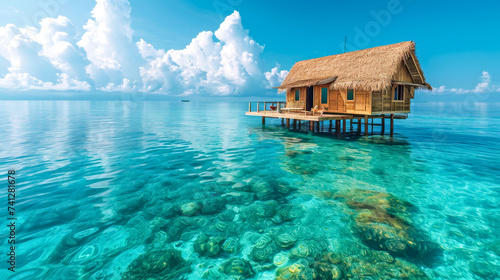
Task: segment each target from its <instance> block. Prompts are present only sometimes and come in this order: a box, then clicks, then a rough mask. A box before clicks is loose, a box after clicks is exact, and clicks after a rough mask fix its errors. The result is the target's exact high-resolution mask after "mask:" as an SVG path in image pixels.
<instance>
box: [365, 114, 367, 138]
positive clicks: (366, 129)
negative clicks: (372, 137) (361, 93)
mask: <svg viewBox="0 0 500 280" xmlns="http://www.w3.org/2000/svg"><path fill="white" fill-rule="evenodd" d="M367 135H368V115H366V116H365V136H367Z"/></svg>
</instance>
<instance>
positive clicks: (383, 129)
mask: <svg viewBox="0 0 500 280" xmlns="http://www.w3.org/2000/svg"><path fill="white" fill-rule="evenodd" d="M384 133H385V115H384V114H382V132H381V133H380V134H382V135H384Z"/></svg>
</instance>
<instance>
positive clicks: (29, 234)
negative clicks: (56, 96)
mask: <svg viewBox="0 0 500 280" xmlns="http://www.w3.org/2000/svg"><path fill="white" fill-rule="evenodd" d="M0 103H1V106H2V108H3V109H2V110H1V111H0V129H1V131H0V132H1V133H2V146H1V148H0V159H1V161H0V165H1V170H2V172H3V173H4V174H6V171H7V170H10V169H15V170H16V172H17V181H18V182H17V183H18V194H17V195H18V197H17V198H18V199H17V204H16V210H17V217H18V221H17V223H18V233H17V240H16V242H17V243H18V247H17V254H18V259H17V260H18V263H17V268H18V269H17V272H16V273H11V272H9V271H7V270H6V266H5V262H4V261H2V263H3V265H2V269H1V270H0V278H1V279H121V278H122V277H129V279H144V278H146V277H152V279H155V278H158V279H161V277H164V278H167V279H180V278H182V277H185V278H186V279H200V278H201V277H202V276H203V275H204V277H205V278H207V279H225V278H224V277H226V279H232V278H230V277H231V276H229V275H231V274H234V272H235V271H236V270H238V269H236V270H233V271H231V265H229V264H227V263H225V262H226V261H227V260H228V259H231V260H234V259H233V258H239V259H242V261H241V262H239V263H234V264H233V268H234V267H236V268H240V270H239V271H243V272H242V273H243V274H245V276H247V278H248V279H274V277H275V276H276V275H277V274H278V275H282V276H283V277H285V276H286V275H285V274H286V272H287V271H288V272H289V273H292V272H291V271H293V267H292V268H289V265H292V264H295V265H296V266H295V267H300V268H301V271H302V272H301V273H303V274H304V275H305V276H304V277H309V276H311V275H312V273H315V274H316V275H318V272H319V271H322V269H321V268H322V267H323V268H324V270H328V271H330V270H331V271H339V273H340V274H342V275H343V276H344V277H349V278H352V279H357V278H356V277H358V278H362V277H373V278H375V277H376V275H377V274H378V275H379V276H380V277H389V276H387V275H392V276H391V277H392V278H395V277H394V275H399V276H400V277H403V276H408V277H410V278H413V279H415V278H423V277H424V276H422V275H426V276H427V277H429V278H433V279H496V278H498V277H500V275H499V274H498V272H497V271H498V270H500V256H499V255H500V210H499V205H500V186H499V183H498V179H499V176H498V175H499V174H500V165H498V158H499V157H500V148H499V147H498V144H499V140H500V126H499V125H498V124H499V123H500V105H499V104H490V105H485V104H477V105H475V106H474V110H466V109H465V108H466V107H465V106H464V104H441V103H435V104H434V103H432V104H415V106H414V107H413V108H412V110H413V113H411V114H410V118H409V119H407V120H396V124H395V132H396V134H395V137H394V139H390V138H388V137H381V136H371V137H368V138H364V137H362V138H355V139H341V140H337V139H335V137H332V136H328V135H326V134H310V133H308V132H305V131H303V132H298V131H289V130H287V129H285V128H283V127H281V125H280V122H279V121H277V120H273V121H271V120H270V121H268V122H267V125H266V126H264V127H263V126H262V125H261V124H260V119H259V118H255V117H247V116H245V115H244V111H245V109H246V108H247V106H248V103H236V104H235V103H211V104H210V105H209V106H206V104H202V103H194V102H193V103H178V102H131V103H122V102H103V101H99V102H86V101H81V102H76V101H72V102H69V101H68V102H66V101H12V102H11V101H2V102H0ZM304 128H305V126H304ZM5 176H6V175H5ZM2 193H3V196H4V197H5V199H4V200H5V208H6V206H7V205H6V204H7V202H6V201H7V198H6V191H4V192H2ZM2 217H4V219H6V213H5V214H2ZM374 225H377V226H380V225H382V226H383V227H382V229H383V230H384V232H383V233H384V234H388V235H391V234H395V235H396V237H394V238H392V237H391V239H389V240H388V242H386V243H384V241H387V240H381V237H380V236H376V234H371V235H367V234H364V233H365V232H366V231H364V230H368V231H370V230H372V229H374V228H375V227H374ZM2 232H3V233H5V234H6V233H7V231H6V228H3V229H2ZM283 233H287V234H289V235H282V234H283ZM5 234H2V236H5ZM201 234H206V237H207V238H208V239H209V240H207V241H203V236H202V235H201ZM210 238H212V239H210ZM287 238H288V239H287ZM283 239H285V241H283ZM290 239H291V240H290ZM394 240H398V242H399V241H401V240H402V241H401V242H406V243H405V244H406V246H407V247H408V248H410V247H411V248H413V247H412V245H411V244H412V243H415V244H417V245H418V246H416V247H415V248H417V249H415V248H413V249H415V250H399V251H398V250H397V248H396V249H394V248H393V247H391V246H392V245H391V244H394V242H392V241H394ZM202 241H203V242H202ZM408 242H410V243H408ZM231 244H233V245H234V244H236V245H234V246H231ZM398 244H399V243H398ZM1 246H2V252H4V251H5V250H6V248H7V246H8V245H7V242H6V239H4V240H2V241H1ZM195 247H197V249H195ZM396 247H397V246H396ZM261 248H271V249H269V250H270V251H269V252H262V250H260V251H259V249H261ZM301 250H302V251H301ZM304 250H305V251H307V252H310V254H309V255H307V254H304V253H303V251H304ZM176 252H177V253H176ZM327 252H336V253H344V254H345V255H341V256H340V257H339V258H340V259H342V261H341V262H337V263H335V262H334V261H327V262H325V261H324V254H325V253H327ZM384 252H386V253H387V252H388V253H390V254H391V255H392V257H391V256H390V255H389V257H388V256H387V255H388V254H386V255H384V254H383V253H384ZM313 255H314V256H316V259H315V258H314V256H313ZM4 256H5V255H4ZM167 256H170V257H167ZM394 257H395V258H396V259H394ZM4 258H5V257H4ZM265 258H267V259H265ZM380 258H385V259H386V262H380V261H377V259H380ZM387 258H388V260H387ZM263 259H265V260H263ZM283 259H285V261H283ZM286 259H288V262H286ZM322 260H323V262H322ZM380 263H382V264H380ZM221 266H222V267H223V268H226V271H225V272H226V273H223V272H221V270H220V269H219V268H220V267H221ZM405 269H406V270H405ZM222 270H224V269H222ZM403 270H405V271H409V272H408V273H406V274H402V275H401V274H397V273H396V272H391V273H393V274H390V273H389V272H387V271H403ZM252 271H253V272H252ZM295 271H296V270H295ZM398 273H400V272H398ZM420 273H424V274H420ZM233 276H235V275H233ZM318 277H319V276H318ZM391 277H389V278H391Z"/></svg>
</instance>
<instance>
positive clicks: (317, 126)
mask: <svg viewBox="0 0 500 280" xmlns="http://www.w3.org/2000/svg"><path fill="white" fill-rule="evenodd" d="M316 130H317V131H318V132H319V122H316Z"/></svg>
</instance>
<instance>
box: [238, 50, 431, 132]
mask: <svg viewBox="0 0 500 280" xmlns="http://www.w3.org/2000/svg"><path fill="white" fill-rule="evenodd" d="M416 88H425V89H429V90H431V89H432V87H431V86H430V85H429V84H428V83H427V82H426V81H425V77H424V73H423V71H422V69H421V67H420V63H419V62H418V59H417V57H416V55H415V43H414V42H412V41H409V42H402V43H398V44H392V45H386V46H381V47H375V48H370V49H365V50H359V51H354V52H348V53H343V54H338V55H332V56H325V57H320V58H315V59H310V60H304V61H299V62H297V63H295V65H294V66H293V67H292V69H291V70H290V73H289V74H288V76H287V77H286V78H285V80H284V81H283V83H282V84H281V85H280V86H279V87H277V89H278V90H279V91H280V92H286V104H280V106H277V107H278V108H277V110H275V111H276V113H279V114H281V115H283V116H279V117H281V118H283V119H288V120H289V119H292V120H299V121H300V120H309V121H318V122H319V121H323V120H328V119H327V118H325V117H330V118H329V119H330V120H337V119H339V118H341V119H342V118H344V119H346V118H347V119H359V118H364V119H365V122H366V120H367V119H368V118H369V119H371V120H372V123H373V118H382V119H384V118H385V117H388V118H391V120H392V119H393V118H394V115H395V114H406V113H410V103H411V100H412V99H413V98H414V96H415V89H416ZM266 106H267V104H265V105H264V110H259V109H258V111H259V112H251V111H252V110H251V106H250V107H249V108H250V109H249V112H248V113H247V115H260V116H263V121H264V117H272V115H270V114H268V111H271V112H270V113H272V108H274V106H272V108H270V109H269V110H268V108H267V107H266ZM309 111H319V112H320V113H321V114H320V115H318V114H317V113H316V114H314V112H313V113H312V114H307V112H309ZM256 113H259V114H256ZM301 113H304V114H301ZM286 115H288V116H286ZM315 115H316V117H317V118H311V117H314V116H315ZM339 115H342V116H344V117H339ZM294 116H295V117H294ZM402 116H404V115H400V117H402ZM320 117H323V118H320ZM391 123H392V122H391ZM359 124H360V123H358V125H359ZM318 125H319V124H318ZM365 132H366V131H365Z"/></svg>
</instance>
